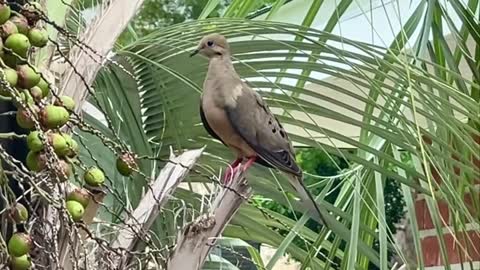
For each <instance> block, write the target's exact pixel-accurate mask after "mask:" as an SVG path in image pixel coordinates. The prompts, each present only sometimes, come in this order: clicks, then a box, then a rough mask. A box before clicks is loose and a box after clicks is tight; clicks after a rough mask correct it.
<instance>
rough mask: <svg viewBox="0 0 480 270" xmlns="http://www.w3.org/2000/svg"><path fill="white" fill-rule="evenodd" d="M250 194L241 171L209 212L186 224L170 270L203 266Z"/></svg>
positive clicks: (179, 238) (178, 239) (178, 238)
mask: <svg viewBox="0 0 480 270" xmlns="http://www.w3.org/2000/svg"><path fill="white" fill-rule="evenodd" d="M251 193H252V190H251V188H250V186H248V183H247V180H246V178H245V177H244V175H243V172H242V171H241V170H239V171H238V173H237V174H236V175H235V176H234V177H233V178H232V180H231V181H230V183H229V184H228V185H227V186H225V187H222V188H221V190H220V192H219V193H218V194H217V196H216V197H215V200H214V202H213V204H212V209H211V210H210V212H209V213H208V214H206V215H203V216H201V217H199V218H197V220H196V221H194V222H192V223H189V224H187V225H186V226H185V228H184V229H183V230H182V231H181V232H180V233H179V235H178V237H177V245H176V248H175V250H174V251H173V253H172V255H171V256H170V259H169V262H168V267H167V269H168V270H186V269H189V270H190V269H192V270H196V269H201V268H202V266H203V264H204V262H205V259H206V257H207V255H208V253H209V252H210V250H211V249H212V247H214V246H215V242H216V239H217V238H218V237H220V236H221V234H222V232H223V230H224V229H225V227H226V226H227V225H228V223H229V221H230V220H231V219H232V217H233V215H234V214H235V213H236V212H237V210H238V209H239V208H240V206H241V205H242V203H243V202H244V201H245V200H247V199H248V197H250V195H251Z"/></svg>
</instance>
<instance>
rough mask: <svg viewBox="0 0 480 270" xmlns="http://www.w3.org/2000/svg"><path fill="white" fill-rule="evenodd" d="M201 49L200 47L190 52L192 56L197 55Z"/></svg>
mask: <svg viewBox="0 0 480 270" xmlns="http://www.w3.org/2000/svg"><path fill="white" fill-rule="evenodd" d="M199 51H200V50H199V49H195V50H194V51H193V52H191V53H190V57H192V56H194V55H196V54H197V53H198V52H199Z"/></svg>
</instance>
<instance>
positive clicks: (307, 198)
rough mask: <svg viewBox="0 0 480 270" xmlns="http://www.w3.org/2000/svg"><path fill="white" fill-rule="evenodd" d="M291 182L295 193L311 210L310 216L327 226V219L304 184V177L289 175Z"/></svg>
mask: <svg viewBox="0 0 480 270" xmlns="http://www.w3.org/2000/svg"><path fill="white" fill-rule="evenodd" d="M288 178H289V180H290V184H291V185H292V186H293V188H294V189H295V191H297V193H298V194H299V195H300V199H301V200H302V202H303V205H304V206H305V207H307V208H308V209H309V210H310V214H311V215H312V217H313V218H314V219H315V220H316V221H318V222H320V224H323V225H326V224H327V223H326V221H325V218H324V217H323V214H322V212H320V208H318V205H317V203H316V202H315V200H314V199H313V196H312V194H310V192H309V191H308V189H307V187H306V186H305V184H304V183H303V179H302V177H298V176H295V175H291V174H289V175H288Z"/></svg>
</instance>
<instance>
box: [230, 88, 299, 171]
mask: <svg viewBox="0 0 480 270" xmlns="http://www.w3.org/2000/svg"><path fill="white" fill-rule="evenodd" d="M242 88H243V89H242V91H241V92H240V94H238V95H237V96H236V97H235V102H233V103H232V104H230V105H229V106H225V111H226V114H227V117H228V119H229V120H230V123H231V125H232V127H233V128H234V129H235V131H236V132H237V133H238V134H239V135H240V136H241V137H242V138H243V139H244V140H245V141H246V142H247V144H248V145H249V146H250V147H251V148H252V149H253V150H254V151H255V152H256V153H257V154H258V156H259V157H260V158H262V159H264V160H265V161H267V162H268V163H270V164H271V165H272V166H274V167H276V168H278V169H280V170H281V171H284V172H287V173H291V174H293V175H296V176H301V175H302V171H301V170H300V168H299V167H298V165H297V163H296V162H295V154H294V151H293V148H292V145H291V143H290V141H289V139H288V135H287V133H286V132H285V130H284V129H283V127H282V125H281V124H280V123H279V122H278V120H277V118H276V117H275V116H274V115H273V113H272V112H271V111H270V109H269V108H268V106H267V104H265V102H264V101H263V100H262V98H261V96H260V95H259V94H257V93H256V92H255V91H253V90H252V89H251V88H250V87H249V86H248V85H247V84H245V83H242Z"/></svg>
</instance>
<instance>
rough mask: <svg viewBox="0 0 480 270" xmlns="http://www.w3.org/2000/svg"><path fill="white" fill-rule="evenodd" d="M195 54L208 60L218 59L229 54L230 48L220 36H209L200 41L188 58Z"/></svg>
mask: <svg viewBox="0 0 480 270" xmlns="http://www.w3.org/2000/svg"><path fill="white" fill-rule="evenodd" d="M197 53H199V54H201V55H203V56H206V57H208V58H213V57H219V56H223V55H226V54H230V47H229V46H228V42H227V39H226V38H225V37H224V36H222V35H220V34H210V35H207V36H204V37H203V38H202V40H200V43H198V47H197V49H196V50H195V51H193V52H192V54H190V56H194V55H195V54H197Z"/></svg>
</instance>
